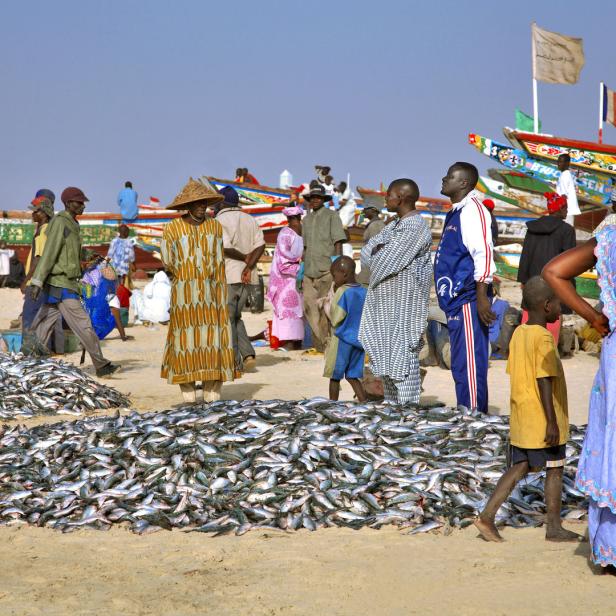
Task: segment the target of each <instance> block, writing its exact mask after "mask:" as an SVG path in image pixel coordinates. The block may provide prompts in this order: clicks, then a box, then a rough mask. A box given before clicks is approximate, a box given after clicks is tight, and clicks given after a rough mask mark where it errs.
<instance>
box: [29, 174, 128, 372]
mask: <svg viewBox="0 0 616 616" xmlns="http://www.w3.org/2000/svg"><path fill="white" fill-rule="evenodd" d="M61 199H62V203H64V208H65V209H64V211H63V212H60V213H59V214H57V215H56V216H54V217H53V219H52V220H51V222H50V223H49V227H48V229H47V241H46V242H45V248H44V250H43V254H42V255H41V257H40V260H39V262H38V263H37V265H36V269H35V270H34V273H33V275H32V278H31V279H30V295H31V297H32V299H33V300H34V301H36V300H37V299H38V297H39V296H40V295H41V293H42V292H43V289H44V292H45V293H46V294H47V298H46V301H45V304H44V305H43V306H42V307H41V309H40V310H39V312H38V314H37V315H36V318H35V319H34V322H33V324H32V328H33V329H34V332H35V337H36V341H35V344H34V345H33V346H35V347H38V348H34V349H31V351H35V352H36V351H38V352H44V350H43V349H45V347H46V346H47V342H48V341H49V337H50V336H51V332H52V330H53V329H54V327H55V324H56V321H57V320H58V315H59V314H61V315H62V316H63V317H64V320H65V321H66V322H67V324H68V326H69V327H70V328H71V330H72V331H73V332H74V333H75V335H76V336H77V338H79V340H80V341H81V344H82V345H83V346H84V348H85V350H86V351H87V352H88V353H89V354H90V357H91V358H92V363H93V364H94V367H95V368H96V376H98V377H104V376H109V375H111V374H113V373H114V372H116V371H117V370H118V368H119V366H116V365H114V364H112V363H111V362H110V361H109V360H107V359H105V358H104V357H103V353H102V351H101V346H100V342H99V340H98V336H97V335H96V333H95V331H94V328H93V327H92V322H91V321H90V317H89V316H88V313H87V312H86V311H85V310H84V308H83V306H82V305H81V301H80V296H79V294H80V280H81V273H82V272H81V237H80V234H79V223H78V222H77V216H79V215H80V214H83V211H84V209H85V204H86V202H87V201H88V198H87V197H86V196H85V194H84V193H83V191H82V190H80V189H79V188H75V187H73V186H70V187H69V188H66V189H65V190H64V191H63V192H62V197H61Z"/></svg>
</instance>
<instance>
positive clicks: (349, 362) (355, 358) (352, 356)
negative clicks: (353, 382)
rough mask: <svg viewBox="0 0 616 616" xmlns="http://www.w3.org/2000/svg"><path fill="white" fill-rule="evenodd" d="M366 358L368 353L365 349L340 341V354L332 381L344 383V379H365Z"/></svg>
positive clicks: (337, 356)
mask: <svg viewBox="0 0 616 616" xmlns="http://www.w3.org/2000/svg"><path fill="white" fill-rule="evenodd" d="M365 357H366V353H365V351H364V350H363V349H361V348H358V347H355V346H352V345H350V344H347V343H346V342H343V341H342V340H338V353H337V354H336V364H335V366H334V371H333V373H332V376H331V379H332V381H342V379H344V378H347V379H361V378H363V376H364V360H365Z"/></svg>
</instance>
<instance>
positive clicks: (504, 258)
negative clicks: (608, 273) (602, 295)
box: [494, 251, 599, 299]
mask: <svg viewBox="0 0 616 616" xmlns="http://www.w3.org/2000/svg"><path fill="white" fill-rule="evenodd" d="M494 264H495V265H496V272H497V274H498V275H499V276H501V277H502V278H507V279H509V280H517V279H518V269H519V265H520V253H511V252H498V251H495V252H494ZM575 285H576V290H577V292H578V293H579V294H580V295H582V296H583V297H586V298H588V299H598V298H599V284H598V282H597V273H596V272H595V271H591V272H586V273H585V274H583V275H582V276H578V277H577V278H576V279H575Z"/></svg>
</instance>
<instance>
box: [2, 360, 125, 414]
mask: <svg viewBox="0 0 616 616" xmlns="http://www.w3.org/2000/svg"><path fill="white" fill-rule="evenodd" d="M129 404H130V400H129V399H128V398H127V397H126V396H124V395H123V394H121V393H120V392H119V391H117V390H115V389H113V387H107V386H105V385H101V384H100V383H98V382H97V381H95V380H94V379H92V378H90V377H89V376H88V375H87V374H85V373H84V372H82V371H81V370H79V368H76V367H75V366H73V365H72V364H68V363H66V362H63V361H57V360H55V359H35V358H33V357H26V356H24V355H19V354H18V355H13V354H5V353H2V354H0V419H15V418H28V417H32V416H34V415H41V414H43V415H45V414H47V415H55V414H59V415H81V414H82V413H84V412H88V411H95V410H97V409H110V408H118V407H125V406H128V405H129Z"/></svg>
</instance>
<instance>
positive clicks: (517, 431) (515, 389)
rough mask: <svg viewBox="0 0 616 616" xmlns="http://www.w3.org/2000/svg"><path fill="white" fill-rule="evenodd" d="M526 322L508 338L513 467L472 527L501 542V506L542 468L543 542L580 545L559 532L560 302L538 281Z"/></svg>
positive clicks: (527, 294)
mask: <svg viewBox="0 0 616 616" xmlns="http://www.w3.org/2000/svg"><path fill="white" fill-rule="evenodd" d="M522 303H523V305H524V307H525V308H526V310H528V322H527V323H526V324H525V325H520V326H519V327H518V328H517V329H516V330H515V332H514V334H513V337H512V338H511V344H510V347H509V348H510V351H509V360H508V362H507V372H508V373H509V376H510V378H511V401H510V405H511V418H510V420H509V429H510V441H511V445H510V454H511V466H510V467H509V468H508V469H507V471H505V474H504V475H503V476H502V477H501V478H500V479H499V480H498V483H497V484H496V488H495V490H494V493H493V494H492V496H491V497H490V500H489V501H488V503H487V505H486V506H485V509H484V510H483V511H482V512H481V513H480V514H479V517H478V518H477V519H476V520H475V526H476V527H477V529H478V530H479V532H480V533H481V536H482V537H483V538H484V539H485V540H487V541H503V538H502V537H501V535H500V533H499V532H498V530H497V528H496V524H495V518H496V514H497V512H498V510H499V508H500V506H501V505H502V504H503V503H504V502H505V500H506V499H507V497H508V496H509V495H510V494H511V492H512V491H513V489H514V488H515V486H516V485H517V483H518V482H519V481H520V480H521V479H523V478H524V477H525V476H526V475H527V474H528V472H529V471H531V470H539V469H542V468H545V469H546V476H545V504H546V509H547V529H546V533H545V538H546V540H547V541H579V540H580V539H581V537H580V535H578V534H576V533H573V532H571V531H568V530H565V529H564V528H563V527H562V523H561V518H560V513H561V505H562V488H563V469H564V467H565V462H566V445H567V440H568V439H569V414H568V408H567V385H566V383H565V374H564V372H563V366H562V363H561V361H560V358H559V357H558V351H557V350H556V345H555V344H554V339H553V338H552V335H551V334H550V332H548V330H547V328H546V325H547V323H553V322H554V321H555V320H556V319H558V318H559V317H560V301H559V299H558V298H557V297H556V296H555V295H554V291H552V289H551V288H550V286H549V285H548V284H547V282H545V280H543V278H541V277H540V276H535V277H534V278H531V279H530V280H529V281H528V282H527V283H526V285H525V286H524V290H523V293H522Z"/></svg>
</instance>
